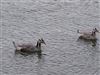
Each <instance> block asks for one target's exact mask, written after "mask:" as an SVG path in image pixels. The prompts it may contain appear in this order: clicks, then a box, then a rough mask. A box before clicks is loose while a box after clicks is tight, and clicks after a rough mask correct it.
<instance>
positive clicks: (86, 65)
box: [0, 0, 100, 75]
mask: <svg viewBox="0 0 100 75" xmlns="http://www.w3.org/2000/svg"><path fill="white" fill-rule="evenodd" d="M64 1H65V2H64ZM0 4H1V24H2V25H1V31H2V37H1V41H2V46H1V50H0V64H1V68H0V72H1V75H100V74H99V73H100V49H99V46H100V38H99V34H97V38H98V41H97V44H96V46H92V43H91V42H84V41H77V39H78V37H79V34H78V33H77V29H80V30H81V31H85V30H91V29H93V28H94V27H96V28H98V30H100V26H99V25H100V24H99V22H100V14H99V9H100V8H99V0H54V1H53V0H1V3H0ZM39 38H43V39H44V40H45V42H46V46H45V45H42V51H43V52H42V53H43V54H45V55H42V56H41V59H40V58H38V56H37V55H34V54H32V55H27V56H25V55H22V54H16V53H15V48H14V46H13V44H12V41H15V42H16V43H19V44H20V43H33V44H34V45H35V44H36V41H37V40H38V39H39Z"/></svg>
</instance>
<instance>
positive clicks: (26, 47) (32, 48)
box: [13, 39, 45, 53]
mask: <svg viewBox="0 0 100 75" xmlns="http://www.w3.org/2000/svg"><path fill="white" fill-rule="evenodd" d="M41 43H44V44H45V42H44V40H43V39H39V40H38V41H37V44H36V45H33V44H21V45H16V44H15V42H14V41H13V44H14V47H15V48H16V50H17V51H21V52H25V53H34V52H39V51H41Z"/></svg>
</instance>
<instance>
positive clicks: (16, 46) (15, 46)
mask: <svg viewBox="0 0 100 75" xmlns="http://www.w3.org/2000/svg"><path fill="white" fill-rule="evenodd" d="M13 45H14V47H15V48H16V49H17V46H16V44H15V42H14V41H13Z"/></svg>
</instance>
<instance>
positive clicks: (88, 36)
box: [77, 28, 99, 41]
mask: <svg viewBox="0 0 100 75" xmlns="http://www.w3.org/2000/svg"><path fill="white" fill-rule="evenodd" d="M77 32H78V33H80V34H81V35H80V36H79V39H84V40H89V41H96V40H97V38H96V32H99V31H98V30H97V28H94V29H93V30H92V32H80V31H79V30H77Z"/></svg>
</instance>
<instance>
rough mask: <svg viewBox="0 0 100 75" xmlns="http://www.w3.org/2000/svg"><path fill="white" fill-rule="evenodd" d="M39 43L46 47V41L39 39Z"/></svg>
mask: <svg viewBox="0 0 100 75" xmlns="http://www.w3.org/2000/svg"><path fill="white" fill-rule="evenodd" d="M38 43H43V44H45V45H46V43H45V41H44V40H43V38H41V39H39V40H38Z"/></svg>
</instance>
